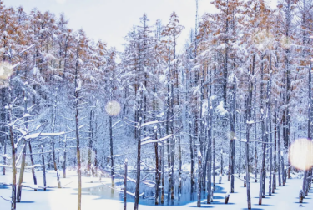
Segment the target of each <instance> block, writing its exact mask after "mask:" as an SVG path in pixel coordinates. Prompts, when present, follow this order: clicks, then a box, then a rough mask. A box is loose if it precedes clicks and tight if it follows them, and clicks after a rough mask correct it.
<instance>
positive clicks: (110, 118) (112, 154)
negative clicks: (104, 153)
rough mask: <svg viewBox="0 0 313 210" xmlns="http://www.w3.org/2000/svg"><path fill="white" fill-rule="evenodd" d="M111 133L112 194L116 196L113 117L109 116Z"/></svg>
mask: <svg viewBox="0 0 313 210" xmlns="http://www.w3.org/2000/svg"><path fill="white" fill-rule="evenodd" d="M109 133H110V160H111V187H112V188H111V194H114V153H113V129H112V116H111V115H110V116H109Z"/></svg>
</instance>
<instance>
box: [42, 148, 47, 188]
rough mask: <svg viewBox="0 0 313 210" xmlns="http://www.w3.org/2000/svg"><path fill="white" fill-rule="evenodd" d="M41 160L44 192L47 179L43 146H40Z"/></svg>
mask: <svg viewBox="0 0 313 210" xmlns="http://www.w3.org/2000/svg"><path fill="white" fill-rule="evenodd" d="M41 153H42V154H41V158H42V177H43V190H44V191H46V189H47V188H46V186H47V178H46V165H45V156H44V153H43V145H41Z"/></svg>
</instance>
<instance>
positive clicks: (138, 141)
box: [134, 96, 142, 210]
mask: <svg viewBox="0 0 313 210" xmlns="http://www.w3.org/2000/svg"><path fill="white" fill-rule="evenodd" d="M137 97H138V96H137ZM140 97H141V96H140ZM137 106H139V107H138V116H139V118H138V119H139V121H138V125H137V145H138V147H137V175H136V188H135V202H134V210H138V209H139V184H140V159H141V124H142V118H141V109H142V102H141V100H139V104H137Z"/></svg>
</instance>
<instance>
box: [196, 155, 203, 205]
mask: <svg viewBox="0 0 313 210" xmlns="http://www.w3.org/2000/svg"><path fill="white" fill-rule="evenodd" d="M198 161H199V162H198V168H199V176H198V201H197V206H198V207H200V206H201V185H202V184H201V178H202V157H201V152H200V150H198Z"/></svg>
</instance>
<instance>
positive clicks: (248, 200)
mask: <svg viewBox="0 0 313 210" xmlns="http://www.w3.org/2000/svg"><path fill="white" fill-rule="evenodd" d="M250 89H251V85H250ZM250 92H251V93H252V90H251V91H250ZM251 93H250V94H249V96H248V98H247V102H246V121H247V122H249V121H250V112H251V111H250V106H251V96H252V94H251ZM250 127H251V124H250V123H246V140H247V142H246V144H245V147H246V151H245V153H246V177H245V181H246V186H247V204H248V209H251V197H250V171H249V166H250V164H249V159H250V158H249V144H250Z"/></svg>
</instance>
